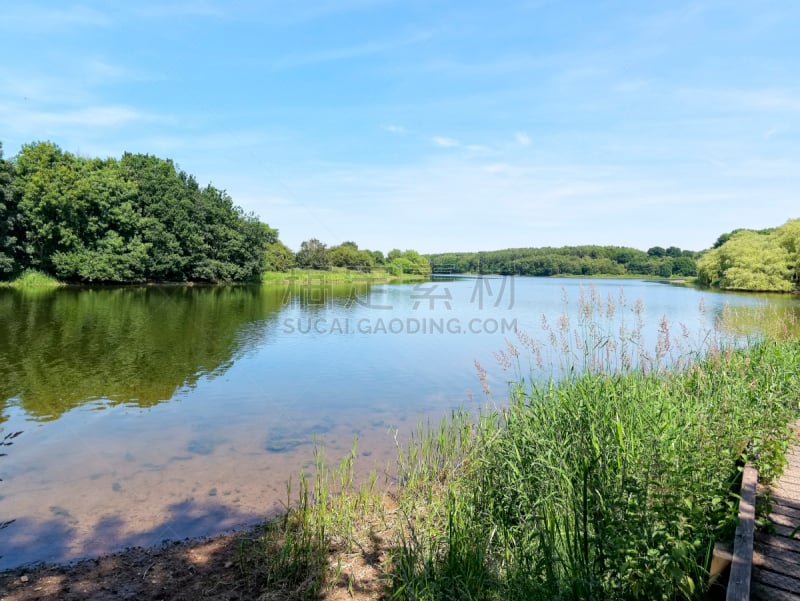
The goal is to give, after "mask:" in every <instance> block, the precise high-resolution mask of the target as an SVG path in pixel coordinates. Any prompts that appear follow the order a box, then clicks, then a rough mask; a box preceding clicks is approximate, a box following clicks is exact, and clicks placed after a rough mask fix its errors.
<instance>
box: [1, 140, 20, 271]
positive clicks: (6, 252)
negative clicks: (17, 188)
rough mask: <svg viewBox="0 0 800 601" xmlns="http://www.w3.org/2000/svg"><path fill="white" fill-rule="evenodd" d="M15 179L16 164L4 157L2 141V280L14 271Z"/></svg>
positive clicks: (15, 242) (15, 240) (15, 241)
mask: <svg viewBox="0 0 800 601" xmlns="http://www.w3.org/2000/svg"><path fill="white" fill-rule="evenodd" d="M13 179H14V165H13V164H12V163H10V162H9V161H6V160H4V159H3V145H2V143H0V280H3V279H6V278H8V277H10V276H11V275H12V274H13V272H14V256H15V254H16V245H17V239H16V235H15V234H16V226H17V208H16V202H15V199H14V196H13V192H12V189H11V182H12V181H13Z"/></svg>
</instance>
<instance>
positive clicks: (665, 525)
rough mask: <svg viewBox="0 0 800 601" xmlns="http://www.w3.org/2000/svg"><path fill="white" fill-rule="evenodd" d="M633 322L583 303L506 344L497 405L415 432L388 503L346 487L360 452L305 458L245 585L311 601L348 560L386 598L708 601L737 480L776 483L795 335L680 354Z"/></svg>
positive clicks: (799, 386) (678, 336)
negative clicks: (504, 390) (750, 473)
mask: <svg viewBox="0 0 800 601" xmlns="http://www.w3.org/2000/svg"><path fill="white" fill-rule="evenodd" d="M631 310H632V313H633V315H634V317H633V318H632V319H631V320H630V323H629V324H626V323H625V319H627V318H626V315H630V314H631ZM640 310H641V307H640V305H639V304H638V303H635V304H634V305H633V306H632V307H627V310H626V307H624V306H620V305H617V306H614V303H612V301H611V300H609V301H608V302H604V301H602V300H601V299H599V298H598V297H597V295H596V294H594V292H592V294H590V295H588V297H587V298H583V299H581V302H580V303H579V307H578V312H577V314H576V315H572V316H570V315H566V314H565V315H564V317H563V318H562V319H561V320H559V323H558V324H553V325H550V324H547V323H546V322H545V323H544V324H543V340H541V341H539V340H537V339H535V338H534V337H532V336H530V335H528V334H526V333H523V332H520V333H519V335H518V338H517V339H516V340H514V341H508V344H507V348H506V349H504V350H503V351H500V352H498V353H497V359H498V361H499V363H500V365H501V367H502V368H504V369H506V370H507V372H508V373H509V376H510V378H511V381H510V383H509V384H508V400H507V401H503V403H502V405H501V406H499V407H498V406H492V407H490V408H488V409H486V410H484V411H481V412H479V413H477V414H476V413H474V412H469V411H465V410H461V411H456V412H454V413H453V414H452V416H451V417H450V418H448V419H445V420H443V421H442V423H441V424H440V425H439V426H438V428H431V427H421V426H420V427H419V428H418V430H417V431H416V433H414V434H413V435H412V437H411V439H410V440H409V441H408V443H407V444H406V445H399V447H398V450H399V459H398V465H397V468H396V471H395V473H394V477H395V486H393V487H392V488H391V492H390V495H389V498H388V501H387V500H385V501H384V502H383V503H381V502H380V495H379V493H378V492H377V491H376V490H375V488H374V475H373V477H372V479H371V480H370V481H369V483H368V485H366V486H365V487H362V488H360V489H358V488H354V487H353V485H352V476H351V474H352V460H353V458H354V457H355V452H353V453H352V454H351V455H350V456H349V457H348V458H346V459H345V462H344V463H343V467H342V468H341V469H340V470H338V471H335V470H334V472H333V473H328V472H327V471H326V469H325V467H324V464H322V463H321V462H320V461H319V459H320V455H318V456H317V458H318V461H317V465H316V472H315V476H313V477H311V476H308V477H305V476H304V479H303V480H302V484H301V491H300V502H299V504H295V505H294V506H293V507H292V508H291V509H290V510H289V512H288V514H287V515H286V516H285V517H284V518H281V519H280V520H278V521H275V522H271V523H270V524H268V525H267V526H265V528H264V530H263V536H261V537H256V538H248V539H246V541H245V542H243V545H244V546H243V553H242V556H241V558H240V562H241V566H242V568H243V570H244V572H243V573H244V574H245V575H247V577H248V578H250V579H251V580H250V583H251V584H252V585H253V586H257V587H258V586H266V585H270V586H273V587H274V586H276V585H280V586H282V587H288V588H289V589H291V590H292V591H293V592H292V595H295V596H297V597H303V596H306V597H311V596H313V595H314V594H316V593H317V592H319V591H320V590H324V589H325V588H331V587H335V586H339V587H345V586H346V587H348V588H350V589H351V590H352V587H353V586H362V585H363V584H364V583H363V582H358V576H357V574H358V571H357V570H356V569H354V568H353V565H354V564H355V563H357V562H354V561H353V556H361V557H362V559H364V561H366V562H367V563H369V564H370V567H371V569H372V573H373V578H375V579H377V580H378V581H380V582H381V583H382V584H381V585H382V587H383V593H384V594H385V595H386V596H387V597H389V598H391V599H444V598H447V599H497V600H501V599H503V600H505V599H520V600H529V599H543V600H544V599H600V598H602V599H665V600H666V599H702V598H704V596H705V595H706V594H707V592H708V589H709V587H710V586H711V585H710V584H709V574H708V571H707V570H708V567H709V563H710V558H711V551H712V548H713V545H714V543H715V541H724V540H730V539H731V538H732V536H733V532H734V529H735V524H736V519H737V506H738V498H737V490H738V489H737V482H738V478H739V468H740V466H741V465H742V463H743V462H744V461H745V460H747V461H752V462H753V463H755V464H756V466H757V467H758V469H759V471H760V473H761V477H762V479H765V480H769V479H770V478H771V477H773V476H775V475H776V474H778V473H779V472H780V470H781V469H782V466H783V463H784V461H785V451H786V448H787V446H788V441H789V440H790V438H791V435H790V430H789V428H788V425H787V424H788V423H789V422H790V421H791V420H793V419H794V418H796V417H797V416H798V392H797V391H798V390H800V370H798V365H800V340H799V339H798V337H797V333H798V323H797V320H796V317H789V318H788V319H787V320H786V321H785V322H784V323H783V324H780V325H778V326H776V327H775V328H773V330H772V331H773V332H774V333H775V334H774V335H772V336H771V337H765V336H759V337H758V338H752V337H751V338H749V339H747V338H744V339H743V338H739V339H738V342H737V340H732V339H729V338H726V337H724V336H722V331H723V330H717V331H716V332H714V333H708V335H707V336H704V337H702V338H701V339H700V340H699V341H690V340H689V334H688V332H687V330H685V329H684V328H681V330H680V331H679V332H673V331H672V326H670V324H668V323H667V322H666V320H664V321H663V322H662V323H661V325H660V326H659V330H658V333H657V336H656V338H657V342H656V348H655V349H653V351H652V352H648V351H646V350H645V349H644V348H643V347H642V346H641V345H640V342H641V340H642V336H641V322H639V321H637V319H636V317H635V316H636V314H637V312H638V311H640ZM729 318H730V316H729V315H728V316H723V320H725V319H729ZM570 322H572V324H574V325H571V323H570ZM722 326H723V324H721V327H722ZM725 327H726V326H725ZM576 333H577V335H576ZM778 333H780V335H778ZM748 336H752V332H750V333H749V334H748ZM698 342H699V343H701V345H702V346H699V347H698V345H697V343H698ZM743 342H749V344H743ZM478 370H479V376H480V378H481V380H482V382H483V384H484V391H485V392H486V393H487V395H488V398H489V399H490V400H491V398H492V397H491V390H490V382H489V381H488V379H487V375H486V372H485V371H484V370H483V369H482V368H481V366H478ZM543 370H544V371H546V370H549V371H550V373H551V374H553V373H554V374H557V375H558V378H557V379H554V378H552V377H542V374H543ZM309 482H313V484H312V485H309ZM259 583H260V584H259Z"/></svg>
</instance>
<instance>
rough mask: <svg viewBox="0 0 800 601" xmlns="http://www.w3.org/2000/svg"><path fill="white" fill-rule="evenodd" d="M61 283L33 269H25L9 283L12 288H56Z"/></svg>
mask: <svg viewBox="0 0 800 601" xmlns="http://www.w3.org/2000/svg"><path fill="white" fill-rule="evenodd" d="M62 285H63V284H62V283H61V282H59V281H58V280H57V279H55V278H54V277H51V276H49V275H47V274H45V273H42V272H41V271H36V270H35V269H26V270H25V271H23V272H22V273H21V274H20V275H19V276H18V277H17V278H15V279H14V280H12V281H11V283H10V284H9V286H10V287H12V288H57V287H58V286H62Z"/></svg>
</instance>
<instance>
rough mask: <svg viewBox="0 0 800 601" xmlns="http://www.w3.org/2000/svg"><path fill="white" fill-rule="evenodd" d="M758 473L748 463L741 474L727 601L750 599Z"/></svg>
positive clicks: (746, 600) (745, 600)
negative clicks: (740, 491) (737, 521)
mask: <svg viewBox="0 0 800 601" xmlns="http://www.w3.org/2000/svg"><path fill="white" fill-rule="evenodd" d="M757 481H758V472H757V471H756V468H754V467H753V466H752V465H750V464H749V463H748V464H747V465H745V466H744V472H743V473H742V494H741V498H740V499H739V525H738V526H737V527H736V538H735V539H734V541H733V561H732V562H731V575H730V578H729V580H728V593H727V595H726V597H725V598H726V600H727V601H748V600H749V599H750V576H751V574H752V571H753V534H754V531H755V522H756V483H757Z"/></svg>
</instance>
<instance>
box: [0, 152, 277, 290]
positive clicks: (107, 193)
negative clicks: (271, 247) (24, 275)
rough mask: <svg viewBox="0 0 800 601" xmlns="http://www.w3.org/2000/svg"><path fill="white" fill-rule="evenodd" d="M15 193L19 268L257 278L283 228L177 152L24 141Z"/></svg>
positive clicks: (108, 276)
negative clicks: (175, 157)
mask: <svg viewBox="0 0 800 601" xmlns="http://www.w3.org/2000/svg"><path fill="white" fill-rule="evenodd" d="M14 175H15V179H14V184H13V190H14V197H15V199H17V209H18V221H19V224H20V228H21V230H22V231H23V234H22V235H20V236H17V238H18V240H17V242H16V244H17V245H18V246H21V247H22V253H21V258H20V261H19V263H20V265H19V267H20V268H27V267H33V268H37V269H41V270H42V271H44V272H46V273H49V274H51V275H55V276H57V277H59V278H61V279H64V280H70V281H83V282H131V281H143V280H160V281H188V280H191V281H209V282H232V281H248V280H257V279H258V278H259V277H260V274H261V271H262V270H263V267H264V260H265V252H264V251H265V249H266V246H267V244H268V243H270V242H272V241H275V240H277V232H276V231H275V230H273V229H271V228H269V227H268V226H267V225H266V224H263V223H260V222H259V221H258V220H257V219H256V218H255V217H254V216H252V215H245V214H244V213H243V212H242V210H241V209H240V208H239V207H236V206H234V204H233V201H232V199H231V198H230V196H228V194H227V193H225V192H224V191H221V190H217V189H216V188H214V187H213V186H207V187H205V188H201V187H200V186H198V184H197V182H196V181H195V179H194V178H193V177H192V176H190V175H188V174H186V173H185V172H183V171H179V170H178V169H177V168H176V167H175V165H174V164H173V163H172V161H168V160H163V159H159V158H156V157H153V156H149V155H139V154H130V153H126V154H125V155H123V157H122V159H120V160H119V161H117V160H115V159H105V160H101V159H86V158H81V157H76V156H74V155H72V154H70V153H66V152H63V151H62V150H61V149H60V148H59V147H58V146H56V145H55V144H52V143H49V142H40V143H35V144H28V145H26V146H23V148H22V149H21V151H20V152H19V154H18V155H17V157H16V160H15V174H14Z"/></svg>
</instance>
